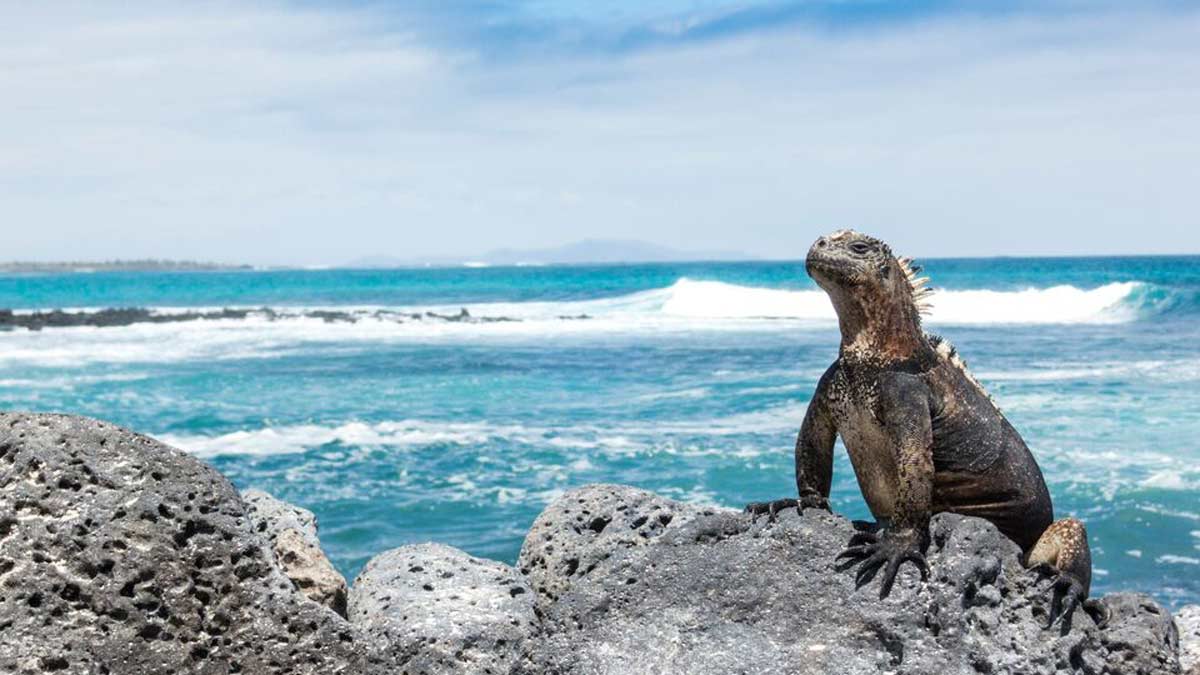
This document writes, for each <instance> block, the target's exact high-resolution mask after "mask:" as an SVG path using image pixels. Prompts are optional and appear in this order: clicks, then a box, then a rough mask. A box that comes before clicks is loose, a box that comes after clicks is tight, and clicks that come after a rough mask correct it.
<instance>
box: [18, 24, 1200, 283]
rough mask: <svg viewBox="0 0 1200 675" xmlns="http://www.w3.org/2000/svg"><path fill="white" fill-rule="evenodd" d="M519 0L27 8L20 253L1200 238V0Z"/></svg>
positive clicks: (247, 255)
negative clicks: (847, 2) (628, 1)
mask: <svg viewBox="0 0 1200 675" xmlns="http://www.w3.org/2000/svg"><path fill="white" fill-rule="evenodd" d="M489 6H490V5H489ZM430 7H432V5H431V6H430ZM514 7H515V9H514V10H513V13H512V14H510V15H506V16H505V17H504V18H503V20H500V18H497V17H496V16H492V15H485V16H474V17H468V18H465V19H461V20H458V21H459V23H457V24H456V23H454V21H456V20H455V19H454V18H453V17H451V16H448V15H447V14H446V13H445V12H437V11H435V10H434V9H430V8H426V9H424V10H422V9H421V7H417V9H416V10H414V9H412V8H409V9H408V10H405V11H403V12H402V11H400V10H398V9H395V8H390V7H388V6H386V5H378V4H372V5H362V6H355V7H353V8H344V7H343V6H340V5H339V6H333V7H327V6H321V5H302V6H295V5H282V4H257V5H247V4H242V3H238V4H228V5H220V4H217V5H211V4H204V5H199V4H196V3H191V4H178V5H175V4H170V3H155V4H145V5H124V6H122V7H121V8H119V9H114V8H113V7H104V8H97V7H94V6H93V5H91V4H79V5H68V4H59V3H53V4H39V5H36V6H18V5H16V4H15V3H9V4H7V5H5V6H3V8H0V26H3V27H2V28H0V91H2V92H4V97H5V104H4V105H3V106H0V203H3V204H4V212H5V213H4V216H3V222H2V223H0V232H2V234H3V237H2V239H0V257H2V258H36V259H60V258H108V257H141V256H164V257H189V258H208V259H219V260H229V261H243V260H244V261H250V262H262V263H285V262H290V263H322V262H340V261H343V260H348V259H351V258H356V257H359V256H362V255H371V254H389V255H398V256H405V255H418V254H422V255H424V254H443V253H462V254H470V253H475V252H478V251H482V250H486V249H490V248H497V247H538V246H546V245H553V244H559V243H563V242H567V241H571V240H575V239H580V238H584V237H603V236H609V237H615V238H642V239H648V240H652V241H656V242H658V243H662V244H667V245H671V246H675V247H679V248H696V249H740V250H747V251H750V252H753V253H758V254H762V255H767V256H797V255H800V254H801V253H802V252H803V251H804V250H805V249H806V248H807V245H808V243H809V242H810V241H811V239H812V238H813V237H814V236H815V234H816V233H818V232H820V231H823V230H827V229H831V228H833V227H840V226H856V227H861V228H864V229H867V230H870V231H874V232H879V233H881V234H883V235H885V236H888V237H890V238H891V239H893V240H895V242H896V244H897V246H898V247H899V248H903V249H904V250H906V251H912V252H914V253H917V254H926V255H928V254H942V255H951V254H998V253H1011V254H1018V253H1029V252H1034V253H1047V252H1079V253H1087V252H1122V251H1124V252H1149V251H1160V252H1166V251H1173V250H1182V251H1191V252H1194V251H1197V250H1200V227H1198V225H1200V223H1198V222H1197V217H1196V211H1197V209H1196V207H1195V204H1196V196H1195V195H1196V193H1195V187H1194V186H1195V185H1197V184H1200V169H1197V162H1196V159H1195V158H1196V157H1197V156H1200V132H1198V131H1197V129H1196V122H1195V120H1196V119H1197V117H1198V116H1200V88H1198V87H1197V86H1196V83H1197V82H1200V47H1197V40H1196V39H1195V38H1196V35H1197V34H1200V14H1197V13H1195V12H1189V11H1185V10H1180V9H1174V8H1170V7H1167V8H1159V9H1156V10H1154V11H1146V12H1138V13H1127V12H1122V11H1120V10H1117V9H1109V10H1105V11H1103V12H1099V13H1087V12H1080V11H1071V12H1068V11H1061V12H1055V13H1041V14H1034V13H1031V12H1015V13H1013V12H1010V13H1004V14H995V13H993V14H986V13H984V14H964V13H961V12H930V13H928V15H922V16H917V17H910V18H908V19H906V20H903V21H897V20H891V19H890V18H889V19H888V20H883V19H880V20H879V21H865V20H859V21H855V22H853V23H852V24H851V25H847V26H844V27H841V28H839V29H837V30H831V29H830V28H829V25H828V23H827V22H826V23H821V22H813V21H807V20H805V17H804V16H799V18H797V16H794V15H796V12H793V13H792V14H787V13H782V14H779V15H778V17H777V20H776V21H774V22H772V21H768V20H766V19H763V18H761V16H760V17H759V18H758V19H756V20H754V21H750V20H748V19H745V17H743V18H742V19H739V20H738V21H734V22H733V23H730V21H731V19H730V18H729V17H730V16H735V15H731V14H729V13H728V12H726V11H724V10H722V9H721V7H722V6H721V5H719V4H718V3H691V4H686V3H685V5H680V6H679V7H678V12H676V13H674V14H671V13H670V12H664V13H663V14H661V15H655V16H649V17H645V16H641V15H639V14H637V13H636V12H635V11H634V10H631V9H628V8H626V9H625V10H624V11H625V13H624V14H618V15H617V16H616V18H611V17H609V19H611V20H609V19H606V20H605V21H606V22H602V23H596V22H597V21H598V19H596V17H592V16H574V15H569V16H560V15H559V14H555V13H552V12H548V11H546V10H545V9H544V8H539V6H538V5H537V4H536V3H523V4H519V5H514ZM619 7H625V6H624V5H619ZM765 7H766V8H767V9H771V8H772V7H776V6H775V5H765ZM779 7H783V8H784V9H787V7H788V6H782V5H780V6H779ZM418 10H420V11H418ZM760 14H761V13H760ZM762 16H768V17H769V16H770V15H766V14H764V15H762ZM602 18H603V17H602ZM722 21H724V22H725V23H720V22H722ZM672 22H674V23H672ZM489 26H491V28H489ZM672 26H674V27H672ZM521 27H525V29H524V32H522V30H519V29H521ZM502 29H503V30H502ZM639 30H641V31H643V32H644V31H646V30H651V31H653V32H654V33H655V34H657V35H663V36H667V37H666V38H664V39H663V40H658V41H653V40H651V41H643V42H638V41H636V40H632V39H630V38H628V36H630V35H636V34H639V33H638V31H639ZM489 31H490V32H489ZM500 33H502V34H503V35H505V36H508V37H507V38H505V39H507V40H508V41H510V42H512V43H513V44H516V43H518V42H519V43H520V45H519V48H516V47H514V49H513V50H512V51H511V53H505V52H504V50H503V49H502V48H503V47H504V46H505V45H506V44H508V43H507V42H505V39H501V38H500V37H497V35H498V34H500ZM589 35H591V36H593V37H595V36H607V37H605V38H604V39H603V40H601V39H600V38H599V37H596V39H594V40H591V39H588V36H589ZM573 36H574V37H573ZM671 36H674V37H671ZM635 43H636V45H635V46H632V47H631V46H630V45H631V44H635ZM539 45H541V46H542V47H543V48H542V49H539V48H538V46H539ZM573 45H574V46H573ZM580 45H583V46H580ZM597 45H600V46H599V47H598V46H597Z"/></svg>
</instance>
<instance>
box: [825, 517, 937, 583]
mask: <svg viewBox="0 0 1200 675" xmlns="http://www.w3.org/2000/svg"><path fill="white" fill-rule="evenodd" d="M920 539H921V538H920V537H919V536H918V535H917V534H916V533H915V532H913V531H911V530H901V531H890V530H885V531H884V532H883V534H882V535H877V534H873V533H870V532H859V533H858V534H855V535H854V536H853V537H851V538H850V545H849V547H848V548H847V549H846V550H845V551H842V552H841V553H840V554H838V557H837V560H845V562H844V563H842V565H841V566H840V567H839V568H838V569H839V570H848V569H850V568H852V567H854V566H855V565H858V572H857V573H856V574H855V577H854V585H855V587H856V588H862V587H863V586H866V585H867V584H869V583H871V580H873V579H874V578H875V575H876V574H878V573H879V570H881V569H882V570H884V572H883V581H882V582H880V584H879V599H880V600H882V599H883V598H886V597H887V596H888V595H889V594H890V593H891V592H892V586H893V585H894V584H895V583H896V574H897V573H898V572H899V571H900V566H901V565H903V564H904V563H906V562H911V563H913V564H914V565H916V566H917V569H918V570H919V571H920V572H921V580H922V581H926V580H928V579H929V563H928V562H926V561H925V554H923V553H922V552H921V541H920Z"/></svg>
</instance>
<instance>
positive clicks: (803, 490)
mask: <svg viewBox="0 0 1200 675" xmlns="http://www.w3.org/2000/svg"><path fill="white" fill-rule="evenodd" d="M836 367H837V366H836V365H834V366H831V367H830V368H829V370H827V371H825V375H823V376H822V377H821V381H820V382H818V383H817V390H816V391H815V392H814V393H813V398H812V401H809V404H808V411H807V412H805V413H804V422H803V423H801V425H800V433H799V434H798V435H797V436H796V451H795V452H796V491H797V493H798V495H799V498H796V499H793V498H785V499H776V500H774V501H770V502H751V503H750V504H747V505H746V511H747V512H749V513H752V514H754V515H756V516H757V515H761V514H764V513H765V514H767V518H768V520H769V521H774V520H775V516H776V514H777V513H779V511H780V510H782V509H787V508H793V507H794V508H797V509H800V510H804V509H825V510H826V511H828V510H829V490H830V487H831V485H832V484H833V443H834V441H835V440H836V438H837V427H836V426H835V425H834V421H833V416H832V415H831V414H830V412H829V400H828V394H827V392H828V389H829V381H830V379H832V377H833V373H834V372H835V368H836Z"/></svg>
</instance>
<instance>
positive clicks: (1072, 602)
mask: <svg viewBox="0 0 1200 675" xmlns="http://www.w3.org/2000/svg"><path fill="white" fill-rule="evenodd" d="M1048 572H1049V574H1050V576H1053V577H1054V584H1053V585H1052V586H1051V587H1050V591H1051V593H1052V596H1051V599H1050V612H1049V615H1048V617H1047V619H1046V625H1045V629H1046V630H1050V629H1051V628H1053V627H1054V624H1055V623H1058V622H1060V621H1061V622H1062V632H1063V635H1066V634H1067V633H1069V632H1071V619H1072V617H1073V616H1074V614H1075V610H1076V609H1082V610H1083V611H1084V612H1086V613H1087V615H1088V616H1090V617H1092V621H1094V622H1096V627H1097V628H1104V627H1106V626H1107V625H1108V621H1109V619H1111V618H1112V611H1111V610H1110V609H1109V608H1108V607H1107V606H1106V605H1105V604H1104V603H1103V602H1101V601H1099V600H1097V599H1095V598H1088V597H1087V595H1086V593H1085V592H1084V590H1083V583H1082V582H1080V581H1079V580H1078V579H1076V578H1074V577H1073V576H1072V575H1070V574H1066V573H1061V574H1060V573H1058V572H1056V571H1054V570H1053V568H1051V569H1050V570H1048Z"/></svg>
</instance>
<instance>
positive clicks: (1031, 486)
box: [747, 230, 1105, 630]
mask: <svg viewBox="0 0 1200 675" xmlns="http://www.w3.org/2000/svg"><path fill="white" fill-rule="evenodd" d="M805 267H806V269H807V271H808V274H809V276H811V277H812V278H813V280H815V281H816V282H817V285H819V286H820V287H821V288H822V289H824V290H825V292H826V293H827V294H828V295H829V298H830V300H832V301H833V306H834V308H835V309H836V310H837V315H838V324H839V328H840V329H841V334H842V342H841V349H840V351H839V355H838V360H837V361H836V362H835V363H834V364H833V365H832V366H830V367H829V369H828V370H827V371H825V374H824V375H823V376H822V377H821V380H820V382H819V383H818V384H817V390H816V392H815V393H814V394H813V398H812V401H811V402H810V403H809V406H808V412H807V414H806V415H805V417H804V422H803V424H802V425H801V427H800V434H799V437H798V438H797V440H796V487H797V489H798V492H799V497H798V499H783V500H776V501H774V502H761V503H754V504H750V505H749V506H747V510H749V511H751V512H753V513H756V514H757V513H766V514H768V515H769V516H770V517H771V518H772V519H773V518H774V517H775V514H776V513H777V512H778V511H779V509H781V508H788V507H797V508H801V509H804V508H823V509H828V508H829V501H828V498H829V489H830V484H831V481H832V477H833V445H834V440H835V438H836V437H837V436H839V435H840V436H841V437H842V441H843V443H844V444H845V445H846V449H847V451H848V452H849V454H850V462H851V464H852V465H853V466H854V473H855V475H856V476H857V478H858V484H859V487H860V489H861V490H862V493H863V497H864V499H865V500H866V502H867V505H868V506H869V507H870V509H871V513H872V514H873V515H874V516H875V518H876V520H877V521H879V523H880V525H881V529H880V531H879V533H877V534H876V533H865V532H864V533H860V534H858V535H855V537H854V538H852V539H851V540H850V545H849V547H848V548H847V549H846V551H845V552H844V553H842V555H841V556H839V559H845V560H846V564H845V567H846V568H849V567H853V566H856V565H857V566H858V573H857V583H858V585H859V586H862V585H864V584H867V583H869V582H870V581H871V580H872V579H874V577H875V576H876V574H877V573H878V572H879V571H880V570H881V569H882V570H884V575H883V579H882V581H881V584H880V597H881V598H883V597H886V596H887V595H888V594H889V593H890V592H891V589H892V585H893V584H894V583H895V578H896V573H897V571H898V570H899V568H900V566H901V565H902V564H903V563H905V562H912V563H914V564H915V565H916V566H917V567H918V569H919V570H920V571H921V574H922V578H928V575H929V568H928V565H927V564H926V562H925V555H924V551H925V550H926V548H927V547H928V545H929V519H930V517H931V516H932V515H933V514H935V513H940V512H943V511H949V512H952V513H960V514H963V515H969V516H977V517H980V518H984V519H986V520H989V521H991V522H992V523H994V524H995V525H996V527H997V528H999V529H1000V531H1001V532H1003V533H1004V534H1005V536H1007V537H1009V538H1010V539H1012V540H1013V541H1014V542H1016V543H1017V544H1018V545H1019V546H1020V547H1021V549H1022V551H1024V553H1025V556H1024V562H1025V564H1026V565H1027V566H1029V567H1034V568H1038V569H1042V570H1045V571H1047V572H1048V573H1050V574H1052V575H1054V576H1055V577H1056V580H1055V584H1054V598H1053V600H1052V602H1051V609H1050V613H1049V620H1048V623H1047V627H1050V626H1052V625H1053V624H1054V623H1055V622H1056V621H1058V620H1060V619H1061V620H1062V621H1063V628H1064V630H1069V629H1070V623H1071V616H1072V614H1073V612H1074V611H1075V609H1076V608H1077V607H1079V606H1083V607H1084V608H1085V610H1086V611H1088V612H1089V613H1092V614H1093V616H1095V617H1097V621H1098V622H1101V623H1103V619H1104V618H1105V616H1104V611H1103V608H1102V606H1100V605H1099V604H1098V603H1097V602H1096V601H1092V600H1087V596H1088V592H1089V590H1090V585H1091V576H1092V570H1091V553H1090V551H1089V549H1088V544H1087V532H1086V530H1085V529H1084V527H1083V524H1082V523H1080V522H1079V521H1078V520H1075V519H1073V518H1066V519H1063V520H1060V521H1055V520H1054V509H1053V506H1052V505H1051V503H1050V492H1049V491H1048V490H1047V489H1046V483H1045V481H1044V480H1043V478H1042V472H1041V469H1039V468H1038V465H1037V462H1036V460H1034V458H1033V454H1032V453H1031V452H1030V451H1029V448H1028V447H1026V445H1025V442H1024V441H1023V440H1022V439H1021V436H1020V434H1018V433H1017V431H1016V429H1014V428H1013V426H1012V425H1011V424H1009V422H1008V420H1007V419H1005V417H1004V415H1003V414H1002V413H1001V412H1000V410H999V409H998V408H997V407H996V406H995V404H994V403H993V402H992V400H991V398H989V397H988V395H987V393H986V392H985V391H984V390H983V387H982V386H980V384H979V383H978V382H977V381H976V380H975V378H974V377H972V376H971V375H970V373H969V372H967V369H966V365H965V364H964V363H963V362H962V360H961V359H960V358H959V357H958V355H957V354H956V353H955V351H954V348H953V347H951V346H950V345H949V343H947V342H945V341H944V340H942V339H941V338H939V337H937V336H933V335H928V334H926V333H925V332H924V331H923V330H922V328H921V319H920V312H921V309H922V308H923V306H924V300H925V297H926V295H927V294H928V292H929V291H928V289H925V288H924V282H925V280H924V279H917V278H916V273H915V272H916V270H919V268H916V269H914V268H912V267H910V265H909V261H907V260H904V259H897V258H896V257H895V256H893V255H892V252H891V249H889V248H888V246H887V244H884V243H883V242H882V241H879V240H878V239H875V238H873V237H869V236H866V235H863V234H859V233H857V232H853V231H849V230H841V231H838V232H835V233H833V234H831V235H829V236H826V237H821V238H820V239H818V240H817V241H816V243H814V244H813V246H812V248H811V249H810V250H809V253H808V258H807V261H806V265H805Z"/></svg>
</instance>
